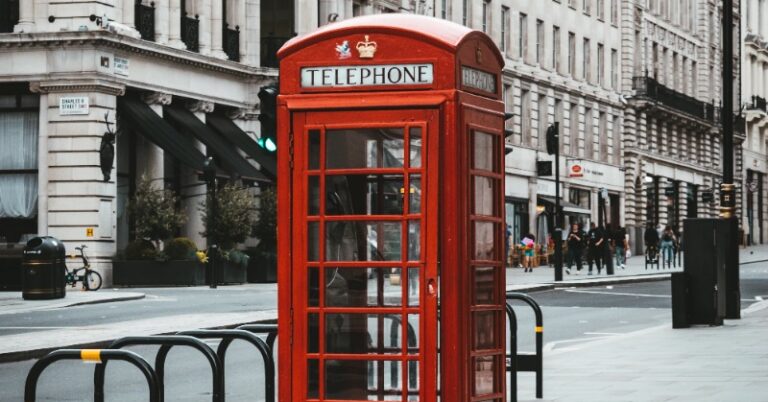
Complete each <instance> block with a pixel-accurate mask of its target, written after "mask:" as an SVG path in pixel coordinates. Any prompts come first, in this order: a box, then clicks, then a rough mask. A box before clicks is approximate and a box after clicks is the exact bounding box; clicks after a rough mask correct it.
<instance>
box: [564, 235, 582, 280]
mask: <svg viewBox="0 0 768 402" xmlns="http://www.w3.org/2000/svg"><path fill="white" fill-rule="evenodd" d="M586 236H587V235H586V234H584V231H583V230H581V226H580V225H579V224H578V223H574V224H572V225H571V231H570V232H568V237H567V238H566V241H567V242H568V267H567V268H566V269H565V273H567V274H568V275H570V274H571V267H572V266H573V263H574V262H575V263H576V271H577V272H578V271H581V255H582V254H583V251H584V239H585V238H586Z"/></svg>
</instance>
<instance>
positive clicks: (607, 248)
mask: <svg viewBox="0 0 768 402" xmlns="http://www.w3.org/2000/svg"><path fill="white" fill-rule="evenodd" d="M603 236H605V237H604V238H605V241H603V246H602V247H601V250H600V251H602V253H601V254H600V255H601V256H602V257H603V258H602V260H603V268H605V273H606V274H607V275H613V248H612V247H611V238H612V236H613V226H611V224H610V223H606V224H605V228H604V229H603ZM599 272H600V271H598V273H599Z"/></svg>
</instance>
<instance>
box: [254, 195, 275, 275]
mask: <svg viewBox="0 0 768 402" xmlns="http://www.w3.org/2000/svg"><path fill="white" fill-rule="evenodd" d="M253 234H254V236H256V237H257V238H258V239H259V244H258V246H256V247H255V248H254V249H253V250H252V251H251V256H252V257H253V258H252V259H251V264H250V265H249V266H248V281H249V282H268V283H274V282H277V196H276V194H275V190H274V189H271V188H269V189H266V190H264V191H262V192H261V194H260V196H259V218H258V221H256V225H255V227H254V229H253Z"/></svg>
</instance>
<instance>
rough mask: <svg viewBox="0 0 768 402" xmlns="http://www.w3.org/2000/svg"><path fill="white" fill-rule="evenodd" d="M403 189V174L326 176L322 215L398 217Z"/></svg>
mask: <svg viewBox="0 0 768 402" xmlns="http://www.w3.org/2000/svg"><path fill="white" fill-rule="evenodd" d="M402 189H403V176H402V175H364V174H351V175H343V176H335V175H329V176H326V177H325V213H326V215H400V214H402V213H403V196H402Z"/></svg>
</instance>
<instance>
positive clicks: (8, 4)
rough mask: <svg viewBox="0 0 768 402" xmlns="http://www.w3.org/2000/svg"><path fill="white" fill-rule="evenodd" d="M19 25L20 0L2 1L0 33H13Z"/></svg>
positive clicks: (0, 3) (0, 4)
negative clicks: (15, 26) (14, 28)
mask: <svg viewBox="0 0 768 402" xmlns="http://www.w3.org/2000/svg"><path fill="white" fill-rule="evenodd" d="M18 23H19V0H0V32H13V27H14V25H16V24H18Z"/></svg>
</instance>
